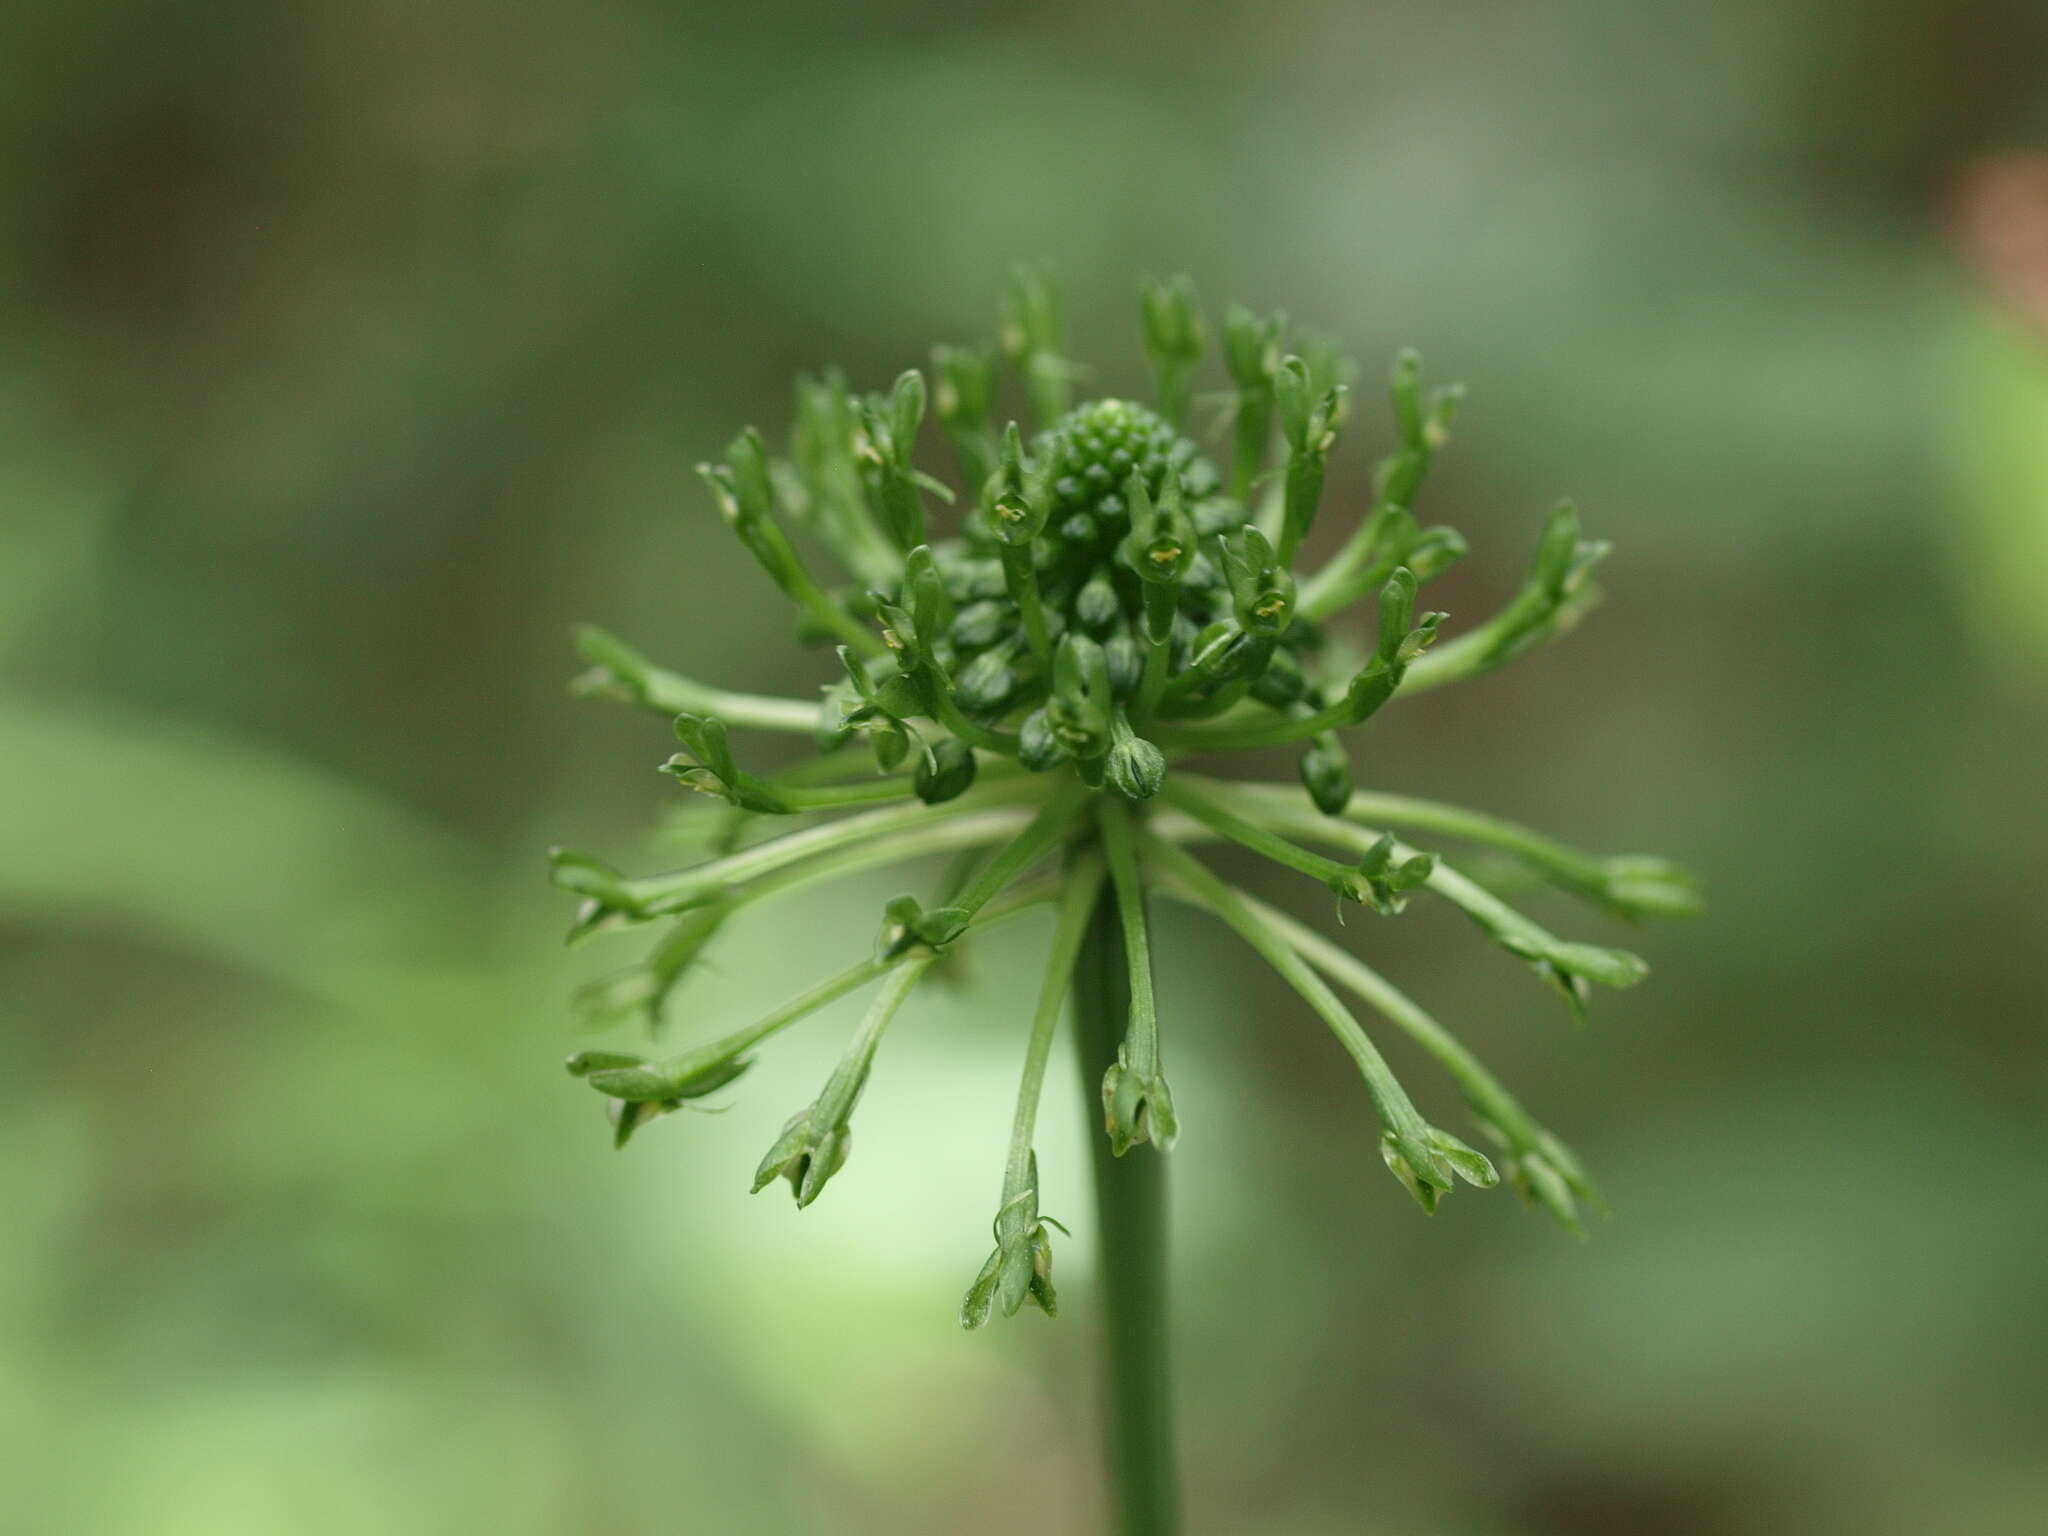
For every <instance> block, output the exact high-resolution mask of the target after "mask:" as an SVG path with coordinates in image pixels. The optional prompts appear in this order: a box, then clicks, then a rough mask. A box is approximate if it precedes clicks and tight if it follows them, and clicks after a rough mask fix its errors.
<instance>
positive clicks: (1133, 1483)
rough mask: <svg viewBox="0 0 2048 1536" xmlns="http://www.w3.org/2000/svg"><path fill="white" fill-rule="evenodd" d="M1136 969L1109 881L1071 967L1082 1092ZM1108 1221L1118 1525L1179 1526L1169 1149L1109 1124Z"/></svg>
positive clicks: (1102, 1160) (1152, 1529)
mask: <svg viewBox="0 0 2048 1536" xmlns="http://www.w3.org/2000/svg"><path fill="white" fill-rule="evenodd" d="M1130 1004H1131V998H1130V968H1129V965H1128V963H1127V960H1126V958H1125V950H1124V933H1123V922H1122V919H1121V918H1120V917H1119V916H1118V912H1117V900H1116V895H1115V893H1114V892H1113V891H1111V890H1110V889H1109V888H1108V887H1107V886H1106V885H1105V886H1104V887H1103V888H1102V889H1101V891H1100V892H1099V894H1098V895H1097V896H1096V899H1095V911H1094V914H1093V915H1092V916H1091V917H1090V918H1089V921H1088V931H1087V933H1086V935H1085V936H1084V937H1083V938H1082V941H1081V958H1080V961H1079V963H1078V964H1077V965H1076V967H1075V969H1074V1019H1075V1025H1076V1028H1075V1031H1074V1038H1075V1042H1076V1044H1077V1045H1078V1047H1079V1052H1078V1060H1079V1062H1080V1068H1081V1096H1082V1100H1083V1102H1084V1103H1087V1104H1091V1105H1092V1104H1095V1103H1096V1102H1098V1100H1099V1099H1100V1097H1101V1089H1102V1078H1103V1074H1104V1073H1106V1072H1107V1071H1108V1070H1109V1069H1110V1068H1111V1067H1112V1066H1114V1065H1115V1064H1116V1059H1117V1046H1118V1044H1119V1043H1120V1042H1121V1041H1122V1039H1123V1034H1124V1025H1125V1023H1126V1022H1127V1020H1128V1018H1129V1014H1130ZM1088 1145H1089V1148H1090V1151H1091V1152H1092V1153H1093V1158H1094V1165H1095V1207H1096V1213H1097V1217H1098V1220H1099V1222H1100V1224H1101V1232H1102V1237H1101V1251H1102V1291H1103V1323H1104V1342H1105V1359H1104V1365H1105V1367H1106V1378H1107V1379H1106V1383H1105V1385H1106V1390H1107V1403H1106V1405H1105V1407H1106V1418H1107V1426H1106V1428H1107V1451H1108V1457H1109V1480H1110V1486H1111V1498H1112V1500H1113V1501H1114V1505H1115V1521H1116V1523H1115V1526H1114V1530H1115V1532H1116V1536H1173V1533H1174V1532H1175V1531H1177V1530H1178V1529H1179V1515H1178V1508H1177V1506H1178V1498H1177V1490H1176V1488H1175V1481H1174V1452H1173V1410H1172V1397H1171V1393H1170V1391H1169V1386H1168V1373H1167V1325H1166V1159H1165V1158H1164V1157H1162V1156H1160V1155H1159V1154H1158V1153H1157V1152H1155V1151H1152V1150H1149V1149H1140V1150H1139V1152H1138V1155H1137V1156H1135V1157H1118V1156H1116V1155H1115V1154H1114V1153H1113V1152H1112V1151H1111V1150H1110V1145H1109V1138H1108V1136H1106V1135H1105V1134H1103V1132H1102V1129H1101V1127H1099V1126H1097V1127H1095V1128H1093V1129H1092V1130H1091V1132H1090V1134H1089V1137H1088Z"/></svg>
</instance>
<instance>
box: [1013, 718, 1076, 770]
mask: <svg viewBox="0 0 2048 1536" xmlns="http://www.w3.org/2000/svg"><path fill="white" fill-rule="evenodd" d="M1017 741H1018V745H1017V761H1018V762H1019V763H1021V764H1023V765H1024V767H1026V768H1028V769H1029V770H1030V771H1031V772H1033V773H1043V772H1045V770H1046V769H1048V768H1051V767H1053V766H1055V765H1056V764H1058V763H1061V762H1064V761H1065V760H1066V756H1067V749H1066V748H1065V747H1063V746H1061V745H1060V742H1059V737H1058V736H1057V735H1055V734H1054V732H1053V728H1052V720H1051V718H1050V716H1049V715H1048V713H1047V711H1046V710H1045V709H1044V708H1043V707H1041V708H1038V709H1034V710H1033V711H1032V712H1031V713H1030V714H1028V715H1026V716H1025V717H1024V721H1023V723H1022V724H1021V725H1019V726H1018V727H1017Z"/></svg>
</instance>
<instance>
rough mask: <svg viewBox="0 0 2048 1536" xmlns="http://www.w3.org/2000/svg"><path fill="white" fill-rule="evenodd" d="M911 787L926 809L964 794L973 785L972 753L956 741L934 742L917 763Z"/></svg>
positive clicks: (953, 739) (948, 738)
mask: <svg viewBox="0 0 2048 1536" xmlns="http://www.w3.org/2000/svg"><path fill="white" fill-rule="evenodd" d="M911 782H912V785H913V787H914V788H915V789H916V790H917V798H918V799H920V800H922V801H924V803H925V804H926V805H938V804H941V803H942V802H944V801H947V800H951V799H953V798H955V797H956V796H959V795H963V794H965V793H966V792H967V791H968V790H969V789H970V788H972V787H973V784H974V752H973V750H972V749H971V748H970V747H969V746H968V745H967V744H966V743H965V742H963V741H961V740H959V739H958V738H957V737H953V736H948V737H946V738H945V739H944V740H942V741H938V742H935V743H934V744H933V745H932V746H931V748H930V750H929V751H928V752H926V753H925V755H923V756H921V757H920V758H918V760H917V769H916V772H915V773H914V774H913V775H912V780H911Z"/></svg>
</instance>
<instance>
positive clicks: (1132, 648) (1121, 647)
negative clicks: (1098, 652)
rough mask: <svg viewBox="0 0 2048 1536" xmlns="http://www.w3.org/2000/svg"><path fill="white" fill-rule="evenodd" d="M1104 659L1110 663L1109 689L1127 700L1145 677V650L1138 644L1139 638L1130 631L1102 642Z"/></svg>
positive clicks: (1120, 632) (1119, 633)
mask: <svg viewBox="0 0 2048 1536" xmlns="http://www.w3.org/2000/svg"><path fill="white" fill-rule="evenodd" d="M1102 655H1103V659H1104V660H1106V661H1107V662H1108V663H1109V689H1110V692H1111V693H1113V694H1114V695H1115V696H1116V697H1117V698H1119V699H1127V698H1129V697H1130V696H1131V695H1132V694H1133V693H1135V692H1137V690H1138V682H1139V680H1140V679H1141V678H1143V677H1144V675H1145V648H1144V647H1143V646H1141V645H1140V644H1139V643H1138V638H1137V636H1135V635H1133V634H1130V633H1129V632H1128V631H1119V632H1118V633H1116V634H1114V635H1111V636H1110V637H1109V638H1108V639H1107V640H1105V641H1103V642H1102Z"/></svg>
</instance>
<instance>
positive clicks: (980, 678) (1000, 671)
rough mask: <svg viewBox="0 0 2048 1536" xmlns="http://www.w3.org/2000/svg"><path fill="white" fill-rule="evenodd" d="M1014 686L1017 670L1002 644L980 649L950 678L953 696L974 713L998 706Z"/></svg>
mask: <svg viewBox="0 0 2048 1536" xmlns="http://www.w3.org/2000/svg"><path fill="white" fill-rule="evenodd" d="M1016 686H1017V669H1016V668H1015V667H1014V666H1012V665H1011V664H1010V653H1009V650H1008V648H1007V647H1005V646H995V647H993V648H991V649H989V650H986V651H983V652H982V653H981V654H980V655H979V656H977V657H975V658H974V660H972V661H970V662H969V663H967V665H966V666H964V667H962V668H961V669H960V675H959V676H958V677H956V678H954V679H953V697H954V698H956V699H958V700H959V701H960V707H961V708H962V709H965V710H967V711H969V712H970V713H974V714H981V713H985V712H989V711H993V710H997V709H1000V708H1001V707H1002V706H1003V704H1004V703H1005V702H1006V701H1007V700H1008V699H1009V697H1010V695H1011V693H1012V692H1013V691H1014V690H1015V689H1016Z"/></svg>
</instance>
